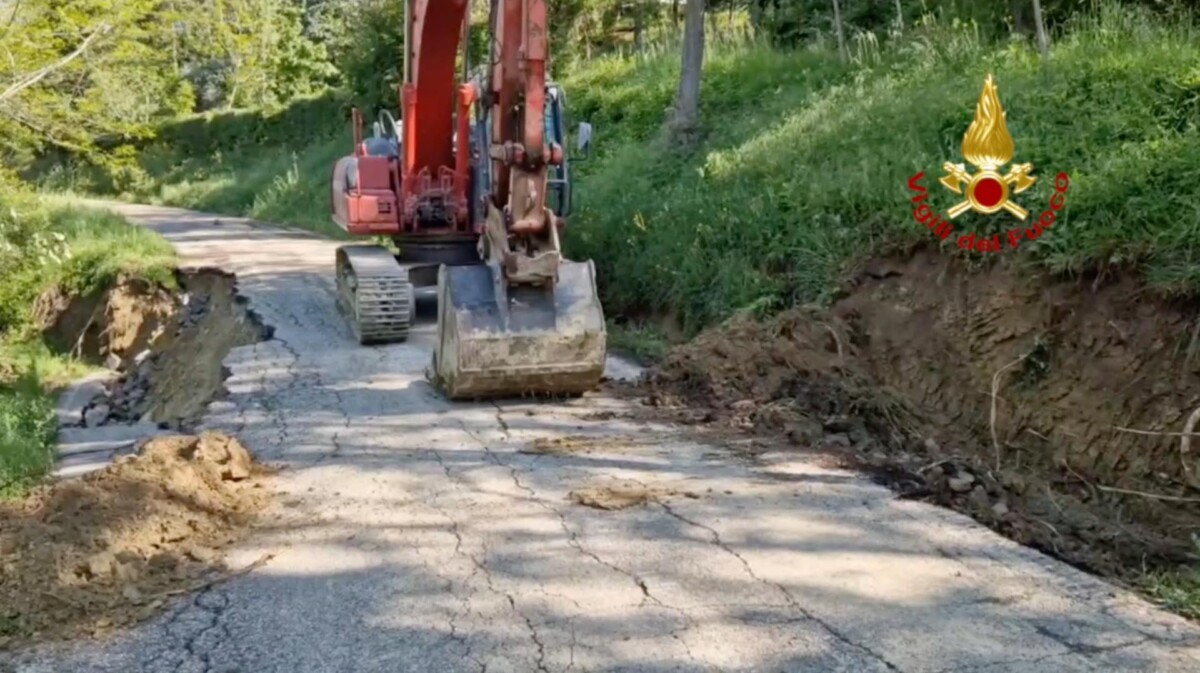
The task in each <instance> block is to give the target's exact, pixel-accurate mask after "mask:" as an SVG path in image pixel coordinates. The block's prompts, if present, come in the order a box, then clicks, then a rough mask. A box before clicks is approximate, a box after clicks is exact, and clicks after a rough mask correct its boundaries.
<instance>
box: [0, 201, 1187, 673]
mask: <svg viewBox="0 0 1200 673" xmlns="http://www.w3.org/2000/svg"><path fill="white" fill-rule="evenodd" d="M122 210H123V211H124V212H125V213H126V214H127V215H128V216H129V217H130V218H131V219H134V220H135V221H137V222H139V223H141V224H144V225H146V226H151V227H154V228H155V229H157V230H158V231H160V232H162V233H163V234H164V235H165V236H167V238H168V239H170V240H171V241H172V242H173V243H174V244H175V245H176V246H177V247H178V249H179V251H180V253H181V255H182V257H183V258H184V260H185V262H186V263H189V264H194V265H196V266H216V267H220V268H222V269H224V270H226V271H229V272H232V273H235V274H237V277H238V288H239V292H240V293H241V294H242V295H244V296H245V297H246V298H247V299H248V300H249V302H250V306H251V308H252V309H253V310H254V311H255V312H256V313H257V314H258V315H259V316H261V318H262V320H263V321H264V322H265V323H266V324H268V325H271V326H273V327H274V335H273V338H272V339H270V340H267V341H263V342H260V343H256V344H253V345H250V346H245V347H241V348H238V349H235V350H234V351H233V353H232V354H231V356H230V357H229V358H228V359H227V360H226V366H227V367H228V368H229V370H230V372H231V376H230V378H229V379H228V381H227V386H228V388H229V395H228V396H227V397H226V398H225V399H223V400H222V401H220V402H217V403H215V404H214V405H213V406H212V407H210V410H209V414H208V416H207V420H206V421H205V424H206V426H208V427H212V428H220V429H223V430H227V431H230V432H233V433H235V434H237V435H238V436H239V437H241V438H242V439H243V441H244V442H245V443H246V444H247V445H248V446H249V447H250V448H251V449H252V450H253V451H254V452H255V453H256V454H257V456H258V457H259V458H260V459H262V460H267V461H274V462H277V463H280V464H282V465H283V466H285V469H284V470H283V471H282V472H281V473H280V474H279V476H278V477H277V478H276V481H277V486H278V490H279V491H280V492H281V493H282V495H281V497H282V498H283V499H284V500H285V502H286V504H287V513H286V514H285V516H284V517H283V518H282V519H280V520H279V521H278V522H277V524H276V525H274V526H272V527H270V528H268V529H267V530H265V531H261V532H260V533H259V536H258V537H257V538H256V539H255V540H253V541H252V543H250V544H247V545H244V546H243V547H241V548H240V549H239V550H238V552H237V553H236V554H235V555H234V558H232V559H230V565H231V566H233V567H237V566H238V565H239V564H241V563H249V562H251V561H252V560H254V559H256V558H261V557H262V555H263V554H264V553H269V554H273V557H272V560H271V561H270V563H268V564H266V565H264V566H262V567H260V568H257V569H256V570H255V571H254V572H251V573H248V574H246V575H244V576H241V577H238V578H236V579H233V580H231V581H229V582H226V583H223V584H219V585H215V586H213V587H211V588H209V589H206V590H205V591H203V592H201V593H199V594H197V595H194V596H191V597H188V598H186V599H184V600H181V601H180V602H179V603H178V604H177V605H175V606H173V607H171V608H170V609H169V611H168V613H167V614H165V615H164V616H163V617H161V618H160V619H158V620H155V621H152V622H150V623H148V624H146V625H145V626H143V627H141V628H139V629H138V630H136V631H133V632H130V633H127V634H124V635H122V636H119V637H115V638H112V639H109V640H106V641H104V642H76V643H73V644H71V645H70V646H54V647H46V648H43V649H41V650H37V651H32V652H23V653H21V654H19V655H16V656H14V657H12V658H11V659H10V660H8V662H7V665H8V666H10V667H15V669H16V670H18V671H23V672H29V673H35V672H36V673H43V672H51V671H88V672H97V673H99V672H105V673H108V672H113V673H116V672H118V671H119V672H122V673H124V672H130V671H147V672H157V671H181V672H195V673H200V672H210V671H211V672H217V671H221V672H225V673H229V672H233V671H241V672H254V673H272V672H276V671H278V672H279V673H285V672H287V673H290V672H293V671H304V672H308V671H312V672H326V671H328V672H333V671H338V672H347V671H381V672H382V671H387V672H395V671H414V672H416V671H431V672H432V671H437V672H443V671H446V672H449V671H489V672H492V673H495V672H499V671H512V672H520V673H525V672H532V671H567V670H572V671H601V670H603V671H612V670H622V671H645V672H647V673H659V672H665V671H846V672H847V673H850V672H853V673H865V672H871V671H903V672H905V673H918V672H921V673H934V672H938V673H949V672H952V671H956V672H962V673H967V672H969V671H970V672H973V671H989V672H996V671H1049V670H1052V671H1060V672H1069V671H1166V672H1175V671H1178V672H1181V673H1182V672H1184V671H1195V670H1200V648H1198V645H1197V643H1198V642H1200V629H1197V628H1196V627H1195V626H1193V625H1190V624H1188V623H1186V622H1185V621H1183V620H1181V619H1179V618H1177V617H1174V616H1171V615H1168V614H1165V613H1162V612H1160V611H1156V610H1154V609H1152V608H1151V607H1150V606H1148V605H1147V604H1145V603H1144V602H1142V601H1140V600H1139V599H1137V598H1135V597H1133V596H1131V595H1129V594H1127V593H1125V592H1123V591H1119V590H1117V589H1114V588H1113V587H1111V586H1109V585H1107V584H1105V583H1103V582H1100V581H1099V580H1096V579H1094V578H1091V577H1089V576H1087V575H1084V574H1083V573H1080V572H1078V571H1075V570H1073V569H1071V568H1069V567H1067V566H1064V565H1062V564H1059V563H1057V562H1054V561H1052V560H1050V559H1048V558H1046V557H1043V556H1041V555H1039V554H1037V553H1036V552H1032V551H1030V550H1027V549H1024V548H1021V547H1019V546H1017V545H1015V544H1013V543H1011V542H1009V541H1007V540H1005V539H1003V538H1000V537H999V536H997V535H994V534H993V533H991V532H989V531H987V530H985V529H983V528H981V527H979V526H977V525H976V524H974V523H972V522H971V521H969V520H967V519H965V518H964V517H960V516H957V515H955V514H953V513H950V512H947V511H944V510H940V509H937V508H934V507H930V506H926V505H922V504H919V503H912V502H904V501H897V500H895V499H894V498H893V496H892V494H891V493H889V492H888V491H886V490H885V489H883V488H881V487H878V486H875V485H873V484H871V483H869V482H868V481H866V480H865V479H862V478H860V477H858V476H856V475H853V474H848V473H844V472H839V471H834V470H828V469H823V468H821V467H819V466H817V465H815V464H813V463H812V462H810V461H808V460H807V459H805V458H804V457H803V456H796V455H783V454H781V455H776V456H766V457H765V459H764V460H763V461H761V462H759V463H756V464H750V463H747V462H745V461H743V460H741V459H739V458H737V457H736V455H735V454H734V453H733V452H731V451H730V450H728V449H727V448H726V447H722V446H714V445H709V444H705V443H701V442H697V441H695V440H693V439H689V438H688V436H687V435H686V434H684V433H682V432H681V431H680V430H679V429H678V428H673V427H670V426H667V425H655V424H648V423H640V422H633V421H629V420H621V417H620V415H619V414H618V415H615V416H614V414H610V413H605V412H606V411H608V410H617V409H619V407H620V405H622V404H625V402H621V401H619V400H616V399H612V398H608V397H606V396H604V395H593V396H588V397H585V398H583V399H581V400H576V401H574V402H571V403H563V404H511V403H504V404H499V405H495V404H449V403H447V402H445V401H444V400H443V399H442V398H441V397H440V396H438V395H437V394H436V392H435V391H433V390H432V389H431V388H430V387H429V385H428V384H427V383H426V382H425V379H424V374H423V370H424V368H425V366H426V364H427V363H428V360H429V356H430V335H431V334H432V329H433V328H432V325H426V326H425V328H424V329H423V330H418V333H417V334H416V335H415V337H414V339H413V341H412V342H411V343H408V344H403V345H396V346H390V347H385V348H362V347H359V346H357V345H356V344H355V343H354V341H353V339H352V337H351V335H350V333H349V331H348V329H347V328H346V327H345V325H344V324H343V322H342V321H341V319H340V317H339V316H338V314H337V313H336V309H335V308H334V303H333V287H332V272H331V268H332V261H333V249H334V247H335V244H333V243H331V242H328V241H323V240H320V239H317V238H314V237H311V236H307V235H303V234H298V233H293V232H287V231H281V230H274V229H266V228H252V227H249V226H245V225H243V224H240V223H238V222H236V221H233V220H230V219H228V218H219V219H217V218H214V216H211V215H199V214H194V213H188V212H186V211H179V210H173V209H165V208H150V207H141V206H127V207H122ZM214 220H216V221H217V222H219V224H216V223H214ZM0 656H2V655H0ZM4 661H5V660H4V659H0V666H3V665H5V664H4V663H3V662H4Z"/></svg>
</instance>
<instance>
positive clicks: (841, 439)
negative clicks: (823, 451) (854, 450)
mask: <svg viewBox="0 0 1200 673" xmlns="http://www.w3.org/2000/svg"><path fill="white" fill-rule="evenodd" d="M825 443H826V444H828V445H830V446H841V447H849V446H850V445H851V442H850V437H849V435H846V434H845V433H841V432H835V433H831V434H828V435H825Z"/></svg>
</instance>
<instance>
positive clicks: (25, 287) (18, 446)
mask: <svg viewBox="0 0 1200 673" xmlns="http://www.w3.org/2000/svg"><path fill="white" fill-rule="evenodd" d="M0 266H2V267H3V268H4V270H5V273H4V274H3V275H2V276H0V497H15V496H19V495H21V494H22V493H23V492H24V491H25V490H26V489H27V488H28V487H29V486H30V485H31V484H33V483H36V481H37V480H38V479H40V478H41V477H42V476H43V475H44V474H45V473H46V471H47V470H48V469H49V468H50V466H51V464H52V460H53V454H52V446H53V439H54V423H53V414H52V412H53V402H52V395H53V393H54V392H55V391H56V390H57V389H58V388H60V387H61V386H62V385H64V384H65V383H67V382H68V381H70V380H71V379H73V378H76V377H78V376H79V375H80V374H82V373H83V372H85V371H86V370H87V366H86V365H84V364H82V363H81V362H79V361H77V360H74V359H72V358H70V357H66V356H63V355H61V354H57V353H53V352H51V351H50V349H48V348H47V347H46V345H45V344H44V343H43V342H42V341H41V338H40V335H39V334H38V333H37V331H36V328H35V326H34V325H33V315H32V312H33V311H32V308H33V304H34V301H35V299H36V298H37V296H38V295H39V294H41V293H42V292H43V291H45V290H46V289H48V288H50V287H53V286H55V285H58V286H61V287H63V288H65V289H67V290H68V291H71V292H78V293H88V292H91V291H94V290H98V289H101V288H104V287H107V286H108V285H109V284H110V283H111V282H112V281H114V280H115V279H116V278H117V277H118V276H121V275H130V276H138V277H141V278H145V279H147V280H150V281H153V282H157V283H160V284H162V285H164V286H167V287H171V286H173V285H174V283H175V280H174V273H173V270H174V267H175V258H174V253H173V251H172V250H171V247H170V245H169V244H168V243H167V242H166V241H165V240H163V239H162V238H161V237H160V236H158V235H157V234H155V233H154V232H152V231H149V230H146V229H139V228H135V227H131V226H130V225H129V224H128V223H126V222H125V220H123V219H122V218H121V217H119V216H117V215H113V214H111V213H108V212H104V211H99V210H94V209H87V208H81V207H78V206H75V205H73V204H71V203H70V202H68V201H65V200H63V199H60V198H45V197H37V196H33V195H30V194H26V193H19V192H14V191H11V190H0Z"/></svg>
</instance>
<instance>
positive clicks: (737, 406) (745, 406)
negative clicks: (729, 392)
mask: <svg viewBox="0 0 1200 673" xmlns="http://www.w3.org/2000/svg"><path fill="white" fill-rule="evenodd" d="M756 404H758V403H757V402H755V401H754V400H738V401H737V402H734V403H733V404H731V405H729V408H730V409H733V410H734V411H739V412H742V413H745V412H747V411H750V410H751V409H753V408H754V405H756Z"/></svg>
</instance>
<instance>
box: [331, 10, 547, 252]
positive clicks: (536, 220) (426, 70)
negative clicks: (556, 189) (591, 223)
mask: <svg viewBox="0 0 1200 673" xmlns="http://www.w3.org/2000/svg"><path fill="white" fill-rule="evenodd" d="M408 2H409V6H408V9H409V11H408V16H407V21H408V25H407V27H406V36H407V37H408V40H407V42H408V44H406V46H405V48H406V49H407V53H406V55H405V79H404V82H403V83H402V84H401V86H400V92H399V102H400V109H401V110H403V114H402V120H403V124H402V126H403V132H402V138H400V139H399V140H400V142H399V143H398V145H399V147H398V152H396V153H395V154H377V153H376V154H373V153H372V152H371V151H370V150H371V147H370V143H368V142H364V139H363V135H362V125H363V122H362V118H361V116H360V114H359V113H358V111H357V110H355V112H354V129H355V137H354V154H353V155H352V156H349V157H345V158H343V159H342V160H341V161H339V162H338V163H337V165H336V166H335V168H334V176H333V187H334V189H333V200H332V206H333V219H334V221H335V222H336V223H337V224H338V225H339V226H340V227H342V228H343V229H345V230H346V232H347V233H349V234H352V235H359V236H377V235H383V236H392V237H400V238H410V237H437V238H445V237H451V238H460V237H461V238H462V239H463V240H464V241H465V240H466V239H467V238H471V239H474V238H475V237H477V236H478V235H479V234H480V233H481V231H482V228H483V223H482V221H481V220H482V219H483V218H481V217H479V216H478V215H476V216H475V217H474V219H475V220H480V221H472V220H473V217H472V213H480V214H484V213H486V212H487V208H486V207H481V208H479V209H474V208H472V207H471V205H472V204H470V195H471V193H472V189H471V179H472V166H473V165H477V163H478V162H485V161H490V162H491V164H492V165H491V171H490V172H491V181H490V183H491V184H490V194H489V195H487V196H488V197H489V198H490V200H491V203H492V205H494V206H495V207H496V208H499V209H502V210H504V212H505V213H506V214H507V219H508V221H507V223H506V225H507V228H508V229H509V230H510V232H511V233H512V234H513V235H515V236H522V235H526V234H531V233H537V232H540V231H542V230H543V228H544V227H545V225H546V224H547V223H553V222H554V221H555V219H556V218H555V216H554V215H553V213H550V212H549V211H548V210H547V209H546V207H545V195H546V179H547V178H546V166H547V165H549V164H556V163H558V162H561V161H562V154H563V150H562V147H561V146H559V145H557V144H555V143H547V142H546V138H545V130H544V115H545V104H546V101H545V95H546V94H545V91H546V58H547V41H546V0H493V6H492V21H493V26H492V30H493V37H494V42H495V44H496V46H495V50H496V53H495V54H494V55H493V62H492V65H491V70H490V77H489V82H488V83H487V84H486V86H487V87H488V90H487V91H480V90H479V88H480V85H479V84H478V83H475V82H459V81H458V80H457V76H456V70H455V67H456V59H457V56H458V53H459V50H460V46H461V44H462V37H463V34H464V27H465V25H466V19H467V12H468V7H469V0H408ZM481 96H486V103H487V104H488V106H489V107H488V108H487V109H481V110H480V111H481V112H482V113H483V114H484V115H486V117H487V119H488V121H489V122H490V126H491V133H490V134H489V135H490V138H491V143H490V146H489V147H488V148H487V150H486V156H482V155H483V152H482V151H481V148H477V147H474V146H473V145H472V142H471V140H472V133H471V131H472V119H471V113H472V110H473V109H474V108H475V107H476V105H477V103H480V102H484V101H481V100H480V97H481ZM456 137H457V139H458V141H457V143H456V142H455V138H456ZM480 205H484V204H480Z"/></svg>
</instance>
